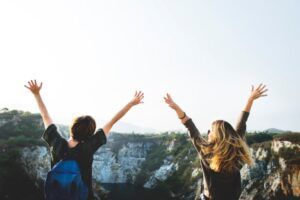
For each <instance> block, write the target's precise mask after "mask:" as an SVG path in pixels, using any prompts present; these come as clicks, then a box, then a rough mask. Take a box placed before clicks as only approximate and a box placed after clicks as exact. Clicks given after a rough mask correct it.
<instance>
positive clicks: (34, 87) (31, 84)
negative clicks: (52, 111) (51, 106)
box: [24, 80, 53, 128]
mask: <svg viewBox="0 0 300 200" xmlns="http://www.w3.org/2000/svg"><path fill="white" fill-rule="evenodd" d="M24 86H25V87H26V88H28V89H29V90H30V91H31V92H32V94H33V96H34V98H35V100H36V102H37V104H38V107H39V110H40V113H41V116H42V119H43V122H44V126H45V128H47V127H48V126H49V125H50V124H52V123H53V121H52V119H51V117H50V115H49V113H48V110H47V108H46V106H45V104H44V102H43V99H42V97H41V95H40V90H41V89H42V86H43V83H42V82H41V83H40V84H37V82H36V80H30V81H28V85H24Z"/></svg>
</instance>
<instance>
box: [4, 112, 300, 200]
mask: <svg viewBox="0 0 300 200" xmlns="http://www.w3.org/2000/svg"><path fill="white" fill-rule="evenodd" d="M62 130H63V132H64V135H65V136H66V135H67V128H66V127H62ZM42 131H43V128H42V124H41V121H40V117H39V116H38V115H32V114H30V113H27V112H18V111H13V112H10V111H5V112H3V113H0V154H1V155H0V186H1V187H0V198H1V199H18V198H19V197H20V196H22V197H24V198H22V199H40V197H36V198H33V197H32V196H30V195H29V196H28V195H26V191H27V190H28V189H27V188H30V192H31V193H32V192H37V193H39V194H42V188H43V183H44V180H45V178H46V175H47V172H48V171H49V169H50V156H49V150H48V148H47V146H46V145H45V143H44V142H43V141H42V140H41V139H40V136H41V133H42ZM23 132H24V133H23ZM24 135H25V136H26V137H24ZM247 140H248V142H249V144H250V146H251V154H252V157H253V159H254V161H255V162H254V165H253V166H247V165H245V166H244V167H243V168H242V170H241V176H242V186H243V192H242V195H241V197H240V199H243V200H246V199H247V200H251V199H253V200H254V199H270V200H271V199H299V198H300V157H299V149H300V134H299V133H285V134H277V135H270V134H269V133H262V134H252V135H251V134H250V135H248V136H247ZM11 152H13V153H11ZM199 166H200V163H199V158H198V156H197V153H196V151H195V149H194V148H193V146H192V145H191V142H190V140H189V138H188V136H187V134H186V133H163V134H158V135H139V134H117V133H113V134H111V135H110V137H109V138H108V142H107V144H106V145H104V146H102V147H101V148H100V149H99V150H98V151H97V152H96V154H95V156H94V163H93V178H94V182H95V185H94V186H95V190H96V192H97V194H98V196H102V197H103V196H104V194H105V195H107V194H109V192H110V190H109V189H108V190H104V189H103V188H102V187H100V186H101V185H103V184H105V183H110V184H124V183H126V184H127V183H128V184H131V185H134V186H136V187H138V188H144V189H145V190H146V189H147V190H153V191H155V190H156V191H157V190H158V191H159V192H162V193H164V194H167V195H164V197H163V198H160V199H187V200H190V199H194V198H195V195H197V194H198V193H199V188H200V185H201V180H202V172H201V168H200V167H199ZM7 174H9V176H7ZM18 177H19V178H18ZM20 177H22V178H20ZM11 180H12V181H11ZM15 180H17V181H15ZM10 181H11V182H12V183H11V185H10V184H7V182H10ZM16 182H17V183H16ZM18 182H19V183H18ZM30 184H31V185H30ZM24 185H26V186H30V187H25V188H26V189H24V190H22V192H20V191H21V189H22V188H24ZM4 186H5V187H4ZM3 188H4V189H3ZM10 189H11V191H10V192H7V191H4V190H10ZM27 192H28V191H27ZM133 192H134V191H133ZM18 193H20V195H19V196H18V198H17V197H14V196H16V195H15V194H18ZM27 196H28V197H27ZM157 200H158V199H157Z"/></svg>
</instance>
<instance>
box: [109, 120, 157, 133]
mask: <svg viewBox="0 0 300 200" xmlns="http://www.w3.org/2000/svg"><path fill="white" fill-rule="evenodd" d="M113 131H114V132H119V133H155V132H156V130H155V129H153V128H148V127H141V126H137V125H134V124H130V123H126V122H122V121H120V122H118V123H116V124H115V125H114V127H113Z"/></svg>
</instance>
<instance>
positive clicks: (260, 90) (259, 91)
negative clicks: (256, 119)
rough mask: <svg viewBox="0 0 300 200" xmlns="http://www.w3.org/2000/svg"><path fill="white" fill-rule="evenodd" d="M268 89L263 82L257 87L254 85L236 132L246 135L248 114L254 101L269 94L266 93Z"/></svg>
mask: <svg viewBox="0 0 300 200" xmlns="http://www.w3.org/2000/svg"><path fill="white" fill-rule="evenodd" d="M267 91H268V89H267V88H266V86H265V85H263V84H260V85H259V86H258V87H256V88H255V87H254V86H253V85H252V89H251V94H250V97H249V98H248V100H247V103H246V105H245V108H244V109H243V112H242V115H241V116H240V118H239V120H238V123H237V126H236V132H237V133H238V134H239V135H241V136H244V134H245V132H246V121H247V119H248V116H249V113H250V110H251V108H252V105H253V103H254V101H255V100H256V99H259V98H260V97H265V96H267V94H266V92H267Z"/></svg>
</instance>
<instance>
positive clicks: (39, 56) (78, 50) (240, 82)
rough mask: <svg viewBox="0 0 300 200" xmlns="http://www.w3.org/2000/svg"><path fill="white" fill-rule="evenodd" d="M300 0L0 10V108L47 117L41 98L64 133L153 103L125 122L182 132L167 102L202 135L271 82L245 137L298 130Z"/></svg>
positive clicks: (34, 3) (61, 4) (10, 5)
mask: <svg viewBox="0 0 300 200" xmlns="http://www.w3.org/2000/svg"><path fill="white" fill-rule="evenodd" d="M299 9H300V2H299V1H296V0H291V1H284V2H282V1H264V2H261V1H258V0H255V1H251V2H240V1H226V2H224V1H215V2H208V1H195V0H192V1H184V2H183V1H172V2H171V1H150V2H149V1H138V0H134V1H130V2H129V1H120V0H119V1H94V0H92V1H78V0H75V1H67V0H60V1H58V0H54V1H51V2H44V1H38V0H29V1H21V0H12V1H1V2H0V26H1V31H0V44H1V45H0V55H1V59H0V66H1V72H2V77H1V79H0V84H1V86H0V88H1V94H2V98H1V99H0V107H1V108H3V107H8V108H10V109H19V110H24V111H30V112H38V108H37V105H36V103H35V101H34V98H33V97H32V95H31V94H30V93H29V92H28V91H27V90H26V88H24V84H26V82H27V81H28V80H30V79H37V80H38V81H43V83H44V86H43V89H42V92H41V95H42V97H43V99H44V101H45V104H46V105H47V107H48V110H49V112H50V114H51V116H52V118H53V119H54V121H55V122H56V123H63V124H69V123H70V122H71V120H72V119H73V118H74V117H75V116H78V115H83V114H89V115H92V116H94V117H95V118H96V119H97V121H99V126H101V123H102V121H106V120H108V119H110V118H111V117H112V116H113V115H114V114H115V113H116V112H117V111H118V110H119V109H120V108H121V107H122V106H123V105H125V104H126V103H127V102H128V101H129V100H130V99H131V97H132V95H133V94H134V91H135V90H142V91H144V92H145V103H144V104H143V105H139V106H138V107H134V108H133V109H132V110H131V111H130V112H129V113H128V114H127V115H126V116H125V117H124V118H123V119H122V122H126V123H130V124H134V125H137V126H140V127H149V128H152V129H155V130H157V131H159V132H163V131H168V130H177V129H180V130H184V126H183V125H182V124H181V123H180V121H179V120H178V119H177V116H176V115H175V113H174V111H172V110H171V109H170V108H169V107H167V106H166V105H165V103H164V100H163V96H164V94H165V93H166V92H169V93H171V94H172V96H173V98H174V100H175V101H176V102H177V103H178V104H179V105H180V106H181V107H182V108H183V109H184V110H185V111H186V113H187V114H188V115H189V116H190V117H192V118H193V120H194V121H195V123H196V125H197V127H198V128H199V130H200V131H201V132H205V131H206V130H207V129H209V128H210V124H211V122H212V121H214V120H216V119H224V120H226V121H229V122H230V123H232V124H233V125H235V123H236V120H237V119H238V116H239V114H240V112H241V111H242V109H243V107H244V104H245V103H246V100H247V97H248V96H249V92H250V89H251V84H255V85H257V84H259V83H261V82H262V83H265V84H266V85H267V86H268V88H269V92H268V97H266V98H263V99H260V100H258V101H257V102H255V104H254V106H253V109H252V111H251V114H250V117H249V120H248V124H247V125H248V126H247V128H248V130H265V129H268V128H273V127H274V128H279V129H283V130H291V131H300V123H299V122H300V106H299V102H300V95H299V91H300V80H299V75H300V59H299V52H300V13H299Z"/></svg>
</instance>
